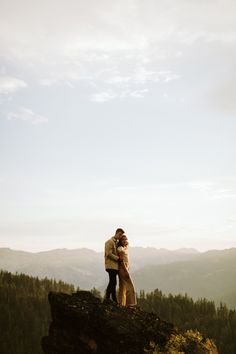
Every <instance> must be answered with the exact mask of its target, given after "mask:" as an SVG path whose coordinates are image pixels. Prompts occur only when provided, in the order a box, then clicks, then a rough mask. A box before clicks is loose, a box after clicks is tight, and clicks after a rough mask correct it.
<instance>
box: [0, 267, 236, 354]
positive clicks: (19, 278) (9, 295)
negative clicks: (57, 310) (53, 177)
mask: <svg viewBox="0 0 236 354" xmlns="http://www.w3.org/2000/svg"><path fill="white" fill-rule="evenodd" d="M49 291H60V292H65V293H72V292H74V291H75V288H74V286H73V285H68V284H66V283H63V282H62V281H59V282H56V281H54V280H49V279H47V278H45V279H42V280H39V279H38V278H33V277H30V276H27V275H24V274H11V273H9V272H6V271H0V328H1V331H0V353H1V354H32V353H34V354H42V350H41V346H40V341H41V338H42V337H43V336H45V335H47V334H48V325H49V322H50V320H51V315H50V311H49V304H48V293H49ZM93 293H94V294H95V295H99V292H98V291H97V290H96V289H93ZM138 302H139V305H140V306H141V307H142V308H143V309H144V310H146V311H153V312H155V313H157V314H158V316H159V317H160V318H161V319H163V320H167V321H169V322H172V323H174V324H175V325H176V326H178V327H179V328H180V329H184V330H185V329H190V328H191V329H197V330H199V331H200V332H201V333H203V334H204V335H205V336H206V337H210V338H213V339H214V340H215V342H216V344H217V347H218V349H219V352H220V353H221V354H235V353H236V311H235V310H228V308H227V307H226V306H225V305H223V304H221V306H219V307H218V308H216V306H215V304H214V302H212V301H207V300H206V299H202V300H198V301H194V300H193V299H192V298H190V297H188V296H187V295H176V296H173V295H168V296H166V295H164V294H163V293H162V292H161V291H159V290H155V291H153V292H150V293H145V292H144V291H141V292H140V294H139V296H138Z"/></svg>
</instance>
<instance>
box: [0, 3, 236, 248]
mask: <svg viewBox="0 0 236 354" xmlns="http://www.w3.org/2000/svg"><path fill="white" fill-rule="evenodd" d="M235 13H236V3H235V1H234V0H232V1H231V0H214V1H213V0H198V1H195V0H194V1H193V0H149V1H144V0H119V1H114V0H100V1H97V0H86V1H85V0H84V1H81V0H56V1H55V0H50V1H48V0H41V1H36V0H21V1H17V0H0V247H10V248H13V249H21V250H27V251H33V252H37V251H42V250H49V249H54V248H69V249H73V248H81V247H86V248H92V249H95V250H97V251H101V250H103V245H104V241H105V240H106V239H107V238H109V237H110V236H112V235H113V234H114V231H115V229H116V228H117V227H122V228H124V230H125V232H126V234H127V236H128V237H129V239H130V244H131V245H132V246H143V247H156V248H168V249H178V248H182V247H186V248H189V247H191V248H196V249H198V250H200V251H205V250H208V249H225V248H230V247H236V164H235V162H236V161H235V160H236V159H235V156H236V139H235V136H236V21H235Z"/></svg>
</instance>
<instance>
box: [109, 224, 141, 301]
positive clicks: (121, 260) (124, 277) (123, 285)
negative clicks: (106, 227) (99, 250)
mask: <svg viewBox="0 0 236 354" xmlns="http://www.w3.org/2000/svg"><path fill="white" fill-rule="evenodd" d="M128 246H129V243H128V238H127V236H126V235H125V232H124V230H123V229H120V228H119V229H117V230H116V233H115V235H114V236H113V237H111V238H110V239H109V240H107V241H106V243H105V268H106V271H107V273H108V275H109V284H108V286H107V289H106V299H110V296H112V300H113V301H114V302H116V303H117V304H118V303H119V305H121V306H135V305H136V304H137V301H136V295H135V289H134V285H133V282H132V279H131V277H130V274H129V255H128ZM117 275H118V277H119V302H118V301H117V297H116V284H117Z"/></svg>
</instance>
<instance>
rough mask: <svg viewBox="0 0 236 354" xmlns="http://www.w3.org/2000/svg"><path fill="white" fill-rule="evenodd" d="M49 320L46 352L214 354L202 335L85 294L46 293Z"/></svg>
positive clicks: (210, 343)
mask: <svg viewBox="0 0 236 354" xmlns="http://www.w3.org/2000/svg"><path fill="white" fill-rule="evenodd" d="M48 299H49V303H50V306H51V315H52V322H51V324H50V328H49V335H48V336H47V337H43V338H42V343H41V344H42V348H43V351H44V353H45V354H95V353H96V354H143V353H148V354H151V353H153V354H154V353H178V352H182V353H189V354H192V353H195V354H198V353H199V354H200V353H201V354H203V353H209V354H217V353H218V352H217V349H216V347H215V345H214V343H213V342H212V341H211V340H209V339H205V338H203V337H202V336H201V335H200V333H198V332H193V331H188V332H186V333H181V332H180V331H178V330H177V329H176V328H174V326H173V325H172V324H170V323H167V322H165V321H162V320H160V319H159V317H158V316H157V315H155V314H154V313H148V312H145V311H142V310H141V309H139V308H136V309H132V308H125V307H119V306H117V305H115V304H114V303H113V302H111V301H107V302H105V303H104V302H101V300H100V299H98V298H96V297H94V296H93V295H92V294H91V293H90V292H88V291H78V292H77V293H74V294H72V295H68V294H64V293H55V292H50V293H49V295H48Z"/></svg>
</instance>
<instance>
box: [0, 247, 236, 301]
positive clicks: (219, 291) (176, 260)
mask: <svg viewBox="0 0 236 354" xmlns="http://www.w3.org/2000/svg"><path fill="white" fill-rule="evenodd" d="M130 260H131V266H132V267H131V273H132V277H133V280H134V283H135V287H136V289H137V291H139V290H141V289H144V290H146V291H151V290H154V289H156V288H159V289H160V290H162V291H163V292H164V293H173V294H177V293H187V294H188V295H190V296H192V297H193V298H195V299H197V298H199V297H206V298H208V299H212V300H215V301H217V302H219V301H223V302H226V304H227V305H228V306H229V307H236V282H235V275H236V249H235V248H232V249H226V250H221V251H208V252H204V253H200V252H198V251H196V250H194V249H179V250H175V251H170V250H166V249H155V248H142V247H130ZM0 269H4V270H8V271H11V272H18V273H20V272H22V273H25V274H29V275H32V276H38V277H40V278H41V277H48V278H55V279H57V280H63V281H66V282H69V283H72V284H74V285H75V286H76V287H77V286H79V287H80V288H81V289H91V288H93V287H96V288H98V289H100V290H102V291H103V290H104V288H105V285H106V282H107V274H106V272H105V271H104V259H103V252H95V251H93V250H90V249H86V248H81V249H74V250H69V249H56V250H50V251H47V252H38V253H31V252H25V251H16V250H11V249H9V248H0Z"/></svg>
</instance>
